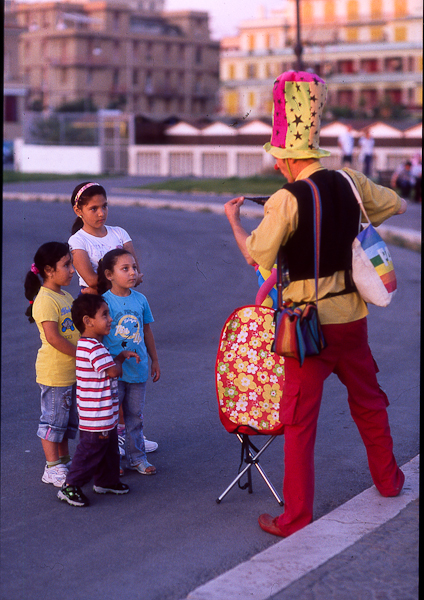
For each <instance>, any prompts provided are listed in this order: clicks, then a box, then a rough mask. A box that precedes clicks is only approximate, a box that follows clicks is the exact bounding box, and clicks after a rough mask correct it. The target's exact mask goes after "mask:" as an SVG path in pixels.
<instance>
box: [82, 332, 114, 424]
mask: <svg viewBox="0 0 424 600" xmlns="http://www.w3.org/2000/svg"><path fill="white" fill-rule="evenodd" d="M114 365H115V363H114V361H113V358H112V357H111V355H110V354H109V352H108V350H107V349H106V347H105V346H103V344H102V343H101V342H99V341H97V340H95V339H94V338H84V337H83V338H80V339H79V340H78V344H77V355H76V376H77V407H78V415H79V428H80V429H83V430H84V431H108V430H110V429H113V428H114V427H115V426H116V424H117V422H118V414H119V399H118V380H117V379H116V378H110V377H109V376H108V375H107V374H106V369H109V368H110V367H113V366H114Z"/></svg>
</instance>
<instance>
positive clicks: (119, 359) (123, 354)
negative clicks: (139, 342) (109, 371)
mask: <svg viewBox="0 0 424 600" xmlns="http://www.w3.org/2000/svg"><path fill="white" fill-rule="evenodd" d="M127 358H135V360H136V362H137V363H139V362H140V357H139V355H138V354H137V352H133V351H132V350H123V351H122V352H120V353H119V354H118V356H115V357H114V359H113V360H114V361H115V362H119V363H121V364H122V363H123V362H124V360H126V359H127Z"/></svg>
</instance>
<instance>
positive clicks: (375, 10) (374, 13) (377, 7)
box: [371, 0, 383, 19]
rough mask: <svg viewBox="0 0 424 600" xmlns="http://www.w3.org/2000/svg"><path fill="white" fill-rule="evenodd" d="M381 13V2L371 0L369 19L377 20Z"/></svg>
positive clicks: (379, 0) (380, 0)
mask: <svg viewBox="0 0 424 600" xmlns="http://www.w3.org/2000/svg"><path fill="white" fill-rule="evenodd" d="M382 13H383V2H382V0H371V17H372V18H373V19H378V18H379V17H381V15H382Z"/></svg>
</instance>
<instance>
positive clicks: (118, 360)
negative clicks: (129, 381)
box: [106, 350, 140, 377]
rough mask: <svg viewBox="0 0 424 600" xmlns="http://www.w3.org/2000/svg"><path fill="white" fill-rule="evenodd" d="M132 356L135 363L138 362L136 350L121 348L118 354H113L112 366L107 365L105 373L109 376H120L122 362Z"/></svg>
mask: <svg viewBox="0 0 424 600" xmlns="http://www.w3.org/2000/svg"><path fill="white" fill-rule="evenodd" d="M131 357H134V358H135V361H136V362H137V363H139V362H140V357H139V355H138V354H137V352H132V351H131V350H123V351H122V352H120V353H119V354H118V356H114V357H113V360H114V361H115V364H114V366H113V367H109V368H108V369H106V373H107V375H108V376H109V377H120V376H121V375H122V363H123V362H124V360H126V359H127V358H131Z"/></svg>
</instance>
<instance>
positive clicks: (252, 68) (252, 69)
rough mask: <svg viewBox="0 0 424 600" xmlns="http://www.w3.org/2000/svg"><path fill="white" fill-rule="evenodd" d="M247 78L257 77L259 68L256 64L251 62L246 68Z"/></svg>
mask: <svg viewBox="0 0 424 600" xmlns="http://www.w3.org/2000/svg"><path fill="white" fill-rule="evenodd" d="M246 74H247V79H256V74H257V69H256V65H254V64H252V63H250V64H248V65H247V68H246Z"/></svg>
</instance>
